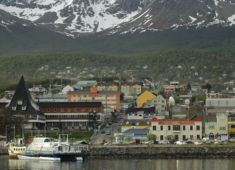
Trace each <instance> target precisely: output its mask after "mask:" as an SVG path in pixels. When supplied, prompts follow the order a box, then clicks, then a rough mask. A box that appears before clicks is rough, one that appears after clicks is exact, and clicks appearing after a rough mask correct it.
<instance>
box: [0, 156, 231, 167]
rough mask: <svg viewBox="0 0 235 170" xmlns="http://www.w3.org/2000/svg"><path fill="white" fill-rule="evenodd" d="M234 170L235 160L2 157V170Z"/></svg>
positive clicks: (0, 164)
mask: <svg viewBox="0 0 235 170" xmlns="http://www.w3.org/2000/svg"><path fill="white" fill-rule="evenodd" d="M8 169H9V170H18V169H22V170H44V169H45V170H47V169H48V170H75V169H76V170H234V169H235V159H204V160H203V159H186V160H185V159H180V160H175V159H162V160H159V159H156V160H154V159H130V160H88V161H85V162H51V161H33V160H30V161H29V160H9V159H8V157H7V156H0V170H8Z"/></svg>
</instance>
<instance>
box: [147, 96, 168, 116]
mask: <svg viewBox="0 0 235 170" xmlns="http://www.w3.org/2000/svg"><path fill="white" fill-rule="evenodd" d="M151 106H154V107H155V112H156V113H158V114H165V113H166V109H167V103H166V99H165V98H164V97H163V96H162V95H158V96H157V97H156V98H154V99H153V100H151V101H148V102H146V103H145V104H144V107H151Z"/></svg>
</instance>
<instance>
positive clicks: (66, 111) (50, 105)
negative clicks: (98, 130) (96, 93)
mask: <svg viewBox="0 0 235 170" xmlns="http://www.w3.org/2000/svg"><path fill="white" fill-rule="evenodd" d="M38 105H39V106H40V108H41V110H42V112H43V113H44V115H45V116H46V123H47V128H48V129H55V128H56V129H60V130H73V129H78V130H86V129H88V128H94V126H96V124H97V123H98V122H101V121H103V112H104V107H103V105H102V103H101V102H40V103H38Z"/></svg>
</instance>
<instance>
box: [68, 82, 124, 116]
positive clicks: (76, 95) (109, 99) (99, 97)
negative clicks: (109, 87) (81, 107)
mask: <svg viewBox="0 0 235 170" xmlns="http://www.w3.org/2000/svg"><path fill="white" fill-rule="evenodd" d="M67 97H68V101H69V102H84V101H96V102H101V103H102V104H103V105H104V108H105V109H108V110H110V111H111V112H114V111H116V112H120V93H119V92H113V91H110V92H106V91H105V92H99V91H97V88H96V87H95V86H92V87H91V88H90V90H89V91H74V92H68V94H67Z"/></svg>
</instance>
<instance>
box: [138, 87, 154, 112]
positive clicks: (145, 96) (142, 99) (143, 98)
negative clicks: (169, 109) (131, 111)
mask: <svg viewBox="0 0 235 170" xmlns="http://www.w3.org/2000/svg"><path fill="white" fill-rule="evenodd" d="M156 97H157V95H156V94H155V93H152V92H150V91H148V90H146V91H144V92H143V93H140V94H139V95H138V96H137V99H136V105H137V108H140V107H143V106H144V104H145V103H147V102H149V101H152V100H154V99H155V98H156Z"/></svg>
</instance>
